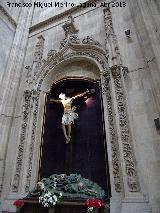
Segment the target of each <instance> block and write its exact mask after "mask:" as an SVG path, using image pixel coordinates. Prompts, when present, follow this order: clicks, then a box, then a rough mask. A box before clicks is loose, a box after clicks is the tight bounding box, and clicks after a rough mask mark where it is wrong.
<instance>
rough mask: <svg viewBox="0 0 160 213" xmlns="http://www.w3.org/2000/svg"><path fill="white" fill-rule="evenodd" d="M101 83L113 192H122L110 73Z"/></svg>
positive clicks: (106, 73) (103, 74)
mask: <svg viewBox="0 0 160 213" xmlns="http://www.w3.org/2000/svg"><path fill="white" fill-rule="evenodd" d="M102 78H103V83H102V92H103V94H104V95H106V101H107V109H108V121H109V132H110V141H111V148H112V165H113V177H114V185H115V191H116V192H121V191H122V183H121V173H120V160H119V159H120V156H119V147H118V141H117V135H116V131H115V124H114V116H113V109H112V96H111V85H110V73H109V72H104V73H102Z"/></svg>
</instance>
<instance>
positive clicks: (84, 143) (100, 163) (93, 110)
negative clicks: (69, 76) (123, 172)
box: [40, 80, 110, 197]
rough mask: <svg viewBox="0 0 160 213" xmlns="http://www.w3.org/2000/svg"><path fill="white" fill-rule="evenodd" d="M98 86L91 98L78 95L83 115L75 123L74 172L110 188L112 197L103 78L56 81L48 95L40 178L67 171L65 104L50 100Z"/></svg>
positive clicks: (70, 95)
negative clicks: (62, 119)
mask: <svg viewBox="0 0 160 213" xmlns="http://www.w3.org/2000/svg"><path fill="white" fill-rule="evenodd" d="M92 88H94V89H95V93H94V94H92V95H90V96H88V97H87V98H88V99H87V98H86V97H85V98H77V99H76V100H74V101H73V105H74V106H76V107H77V109H76V112H77V113H78V115H79V118H78V119H77V120H76V121H75V124H74V125H73V127H72V171H71V172H72V173H80V174H81V175H82V176H83V177H85V178H88V179H90V180H92V181H94V182H96V183H97V184H99V185H100V186H102V187H103V189H105V191H106V196H107V197H109V194H110V185H109V174H108V161H107V153H106V151H105V150H106V147H105V143H106V142H105V134H104V131H103V129H104V128H103V125H104V124H103V110H102V107H101V98H100V97H101V96H100V90H99V82H90V81H85V80H66V81H63V82H60V83H58V84H56V85H54V86H53V87H52V89H51V93H50V94H49V95H48V97H47V102H46V113H45V118H44V120H45V124H44V135H43V146H42V157H41V168H40V178H41V179H42V178H44V177H49V176H50V175H52V174H53V173H56V174H61V173H65V150H66V144H65V138H64V135H63V131H62V125H61V118H62V115H63V106H62V104H57V103H50V101H49V99H50V97H52V98H54V99H58V96H59V94H60V93H65V94H66V96H68V97H72V96H74V95H76V94H78V93H81V92H84V91H86V89H92Z"/></svg>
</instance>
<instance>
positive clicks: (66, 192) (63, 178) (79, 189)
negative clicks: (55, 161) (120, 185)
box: [41, 174, 104, 199]
mask: <svg viewBox="0 0 160 213" xmlns="http://www.w3.org/2000/svg"><path fill="white" fill-rule="evenodd" d="M41 183H43V184H44V189H45V190H47V191H49V192H50V193H53V194H54V193H55V190H56V192H57V193H60V192H62V194H63V198H72V199H74V198H85V199H87V198H98V199H103V198H104V190H103V189H102V188H101V187H100V186H99V185H98V184H96V183H94V182H92V181H90V180H88V179H85V178H82V176H81V175H79V174H71V175H69V176H67V175H65V174H62V175H56V174H53V175H51V176H50V177H49V178H44V179H42V180H41Z"/></svg>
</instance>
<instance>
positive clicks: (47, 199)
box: [38, 182, 62, 208]
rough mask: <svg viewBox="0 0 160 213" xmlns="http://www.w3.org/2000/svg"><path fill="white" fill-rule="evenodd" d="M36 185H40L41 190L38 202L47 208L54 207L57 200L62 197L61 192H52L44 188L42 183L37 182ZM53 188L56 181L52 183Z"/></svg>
mask: <svg viewBox="0 0 160 213" xmlns="http://www.w3.org/2000/svg"><path fill="white" fill-rule="evenodd" d="M38 185H39V186H40V189H41V192H42V193H41V196H40V197H39V203H41V204H42V205H43V206H44V207H47V208H51V207H54V206H55V205H56V203H57V201H58V200H59V199H60V198H61V197H62V192H56V190H55V191H54V193H53V192H52V193H51V192H49V191H48V190H46V189H45V187H44V183H42V182H39V183H38ZM54 189H56V183H54Z"/></svg>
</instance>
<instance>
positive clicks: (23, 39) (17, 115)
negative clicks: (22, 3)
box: [0, 0, 33, 208]
mask: <svg viewBox="0 0 160 213" xmlns="http://www.w3.org/2000/svg"><path fill="white" fill-rule="evenodd" d="M29 2H32V0H30V1H29ZM32 13H33V7H31V8H25V7H24V8H22V9H21V13H20V16H19V19H18V23H17V28H16V32H15V36H14V41H13V44H12V49H11V52H10V56H9V59H8V64H7V67H6V71H5V74H4V77H3V80H2V84H1V88H0V91H1V92H0V93H1V94H0V97H1V99H0V114H1V118H0V129H1V132H0V138H1V143H0V147H1V149H0V150H1V153H0V156H1V162H2V163H1V168H0V175H1V184H2V187H3V189H2V198H3V197H7V195H8V193H9V190H10V181H11V176H12V172H13V167H14V159H15V153H16V147H17V146H18V145H17V143H16V142H17V140H18V135H19V127H20V125H19V123H20V120H21V107H20V106H21V105H22V102H20V101H19V99H18V94H19V93H20V91H19V88H20V83H21V79H22V75H23V73H22V70H23V65H24V58H25V53H26V47H27V42H28V35H29V27H30V24H31V19H32ZM23 116H24V115H23ZM3 203H4V202H3ZM4 207H6V208H7V205H6V204H5V203H4Z"/></svg>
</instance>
